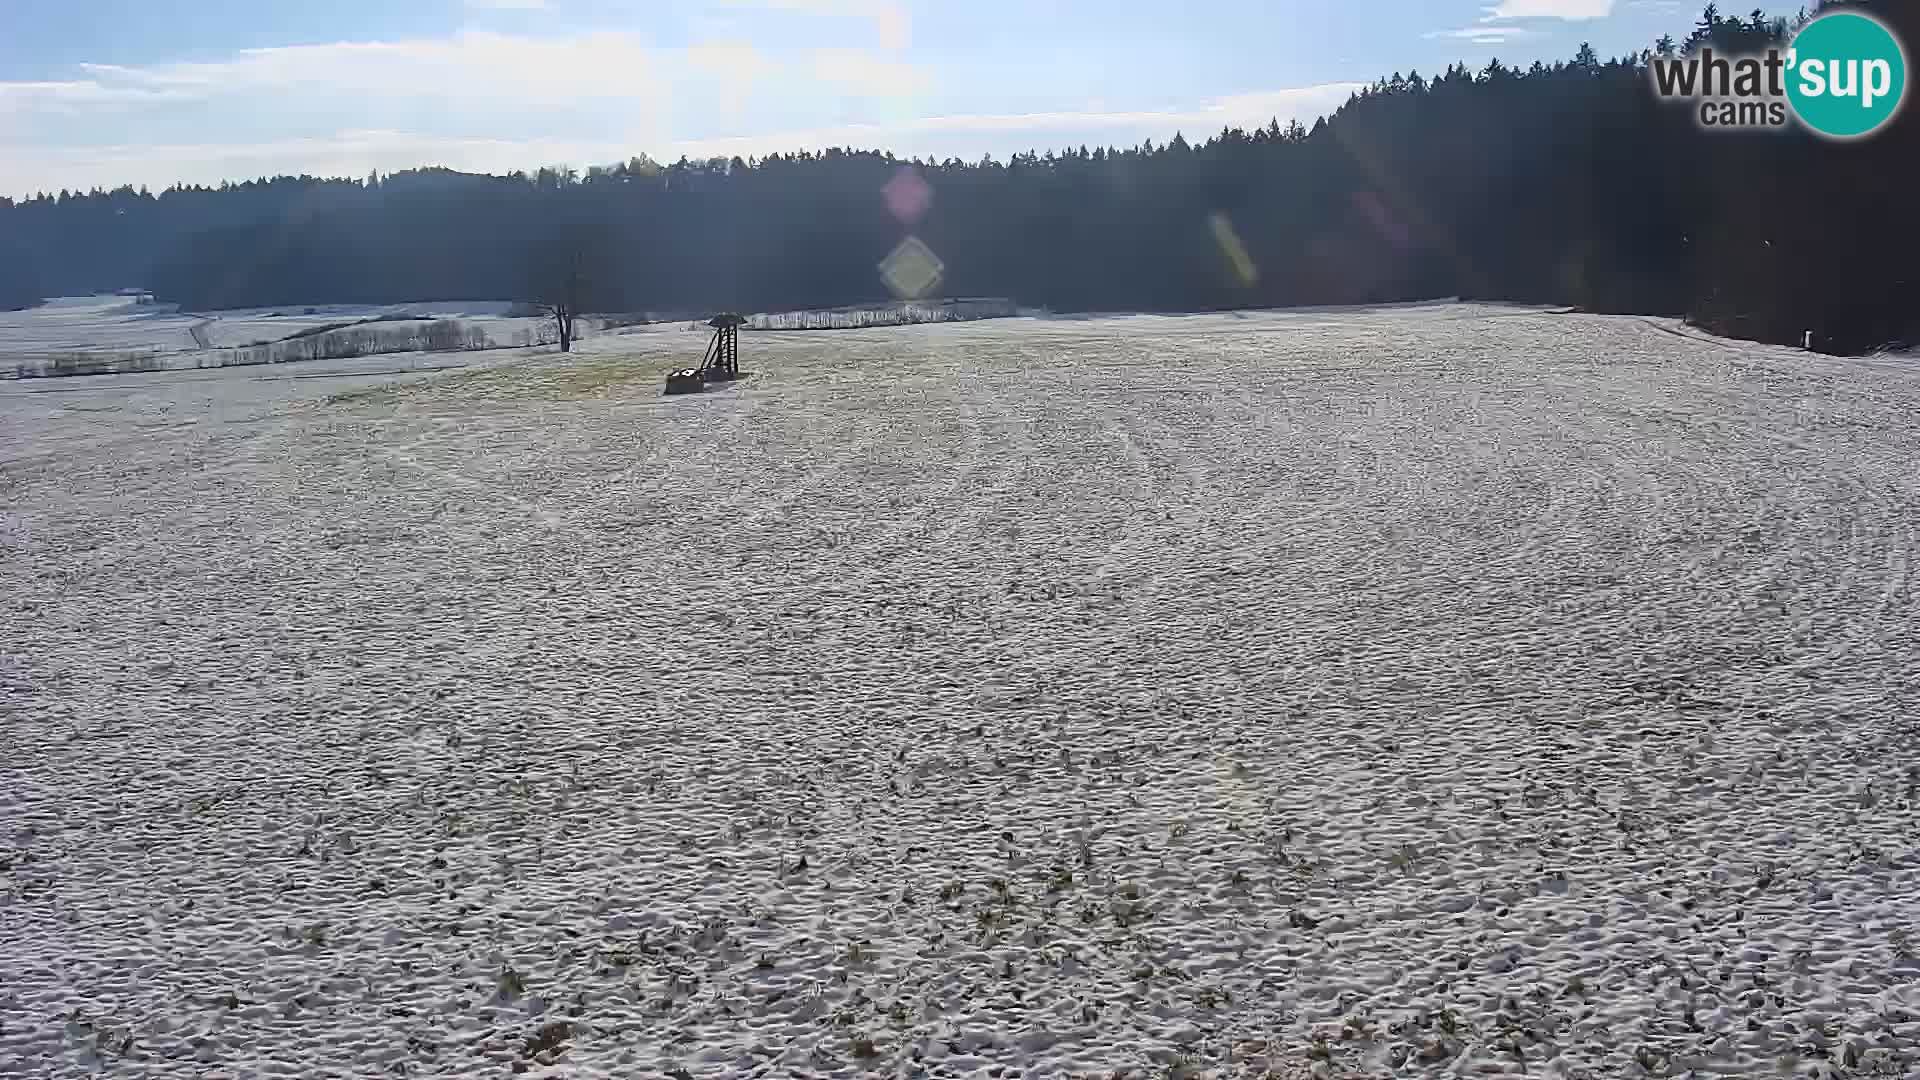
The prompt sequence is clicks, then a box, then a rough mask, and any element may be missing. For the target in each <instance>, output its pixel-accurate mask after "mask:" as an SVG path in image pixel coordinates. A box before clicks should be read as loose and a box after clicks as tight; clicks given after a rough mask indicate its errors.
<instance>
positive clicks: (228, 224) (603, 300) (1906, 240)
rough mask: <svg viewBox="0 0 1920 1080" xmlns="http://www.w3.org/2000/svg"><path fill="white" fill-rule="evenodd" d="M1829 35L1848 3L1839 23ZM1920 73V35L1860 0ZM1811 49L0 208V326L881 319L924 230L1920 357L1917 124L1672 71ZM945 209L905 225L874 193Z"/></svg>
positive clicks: (943, 240) (1730, 37)
mask: <svg viewBox="0 0 1920 1080" xmlns="http://www.w3.org/2000/svg"><path fill="white" fill-rule="evenodd" d="M1835 6H1838V5H1836V4H1828V5H1826V7H1827V8H1829V9H1830V8H1833V7H1835ZM1847 6H1850V7H1853V8H1856V9H1861V10H1869V11H1871V12H1873V13H1875V14H1877V15H1879V16H1880V17H1881V18H1883V19H1885V20H1886V21H1887V22H1888V23H1890V24H1891V25H1893V26H1894V27H1895V28H1896V31H1897V32H1898V33H1900V34H1901V36H1902V38H1903V40H1906V41H1910V42H1916V43H1920V5H1914V4H1912V3H1911V2H1910V0H1856V2H1853V3H1850V4H1848V5H1847ZM1794 28H1795V27H1794V25H1792V24H1790V23H1789V22H1788V21H1787V20H1781V19H1769V18H1767V17H1766V16H1764V15H1763V14H1761V13H1760V12H1754V13H1753V14H1751V15H1750V16H1747V17H1729V16H1723V15H1722V14H1721V13H1720V12H1719V11H1718V9H1717V8H1715V7H1712V6H1709V7H1708V9H1707V10H1706V12H1705V13H1704V14H1703V15H1702V18H1701V20H1700V22H1699V23H1698V24H1697V25H1696V26H1695V27H1694V28H1693V31H1692V33H1691V34H1690V35H1689V36H1688V37H1687V38H1685V39H1684V40H1681V41H1675V40H1673V39H1671V38H1665V39H1662V41H1660V42H1659V43H1657V44H1656V45H1655V46H1654V47H1652V48H1650V49H1648V50H1647V51H1645V52H1642V53H1640V54H1638V55H1634V56H1629V57H1623V58H1619V59H1614V60H1610V61H1603V60H1601V59H1600V58H1599V57H1598V56H1596V55H1595V54H1594V51H1593V50H1592V49H1591V48H1590V47H1584V46H1583V47H1582V49H1581V50H1580V53H1579V55H1578V56H1576V57H1575V58H1573V59H1572V60H1571V61H1568V62H1564V63H1558V64H1555V65H1552V66H1546V65H1542V64H1537V63H1536V64H1534V65H1533V66H1532V67H1530V68H1527V69H1518V68H1513V67H1508V66H1505V65H1503V64H1501V63H1500V62H1499V61H1494V62H1492V63H1489V64H1488V65H1486V66H1485V67H1484V68H1482V69H1480V70H1477V71H1476V70H1470V69H1468V68H1467V67H1465V66H1464V65H1455V66H1452V67H1449V68H1448V69H1447V70H1446V71H1445V72H1444V73H1443V74H1441V75H1439V76H1437V77H1432V78H1427V77H1423V76H1421V75H1420V74H1418V73H1413V74H1408V75H1400V74H1395V75H1393V76H1392V77H1391V78H1387V79H1382V80H1380V81H1379V82H1377V83H1375V84H1374V85H1373V86H1371V87H1369V88H1367V89H1366V90H1364V91H1362V92H1360V93H1359V94H1357V95H1355V96H1354V97H1353V98H1352V99H1351V100H1349V101H1348V102H1347V103H1346V104H1345V105H1344V106H1343V107H1341V108H1340V109H1339V110H1338V111H1337V112H1336V113H1335V114H1333V115H1332V116H1330V117H1328V118H1326V119H1324V120H1322V121H1320V122H1318V123H1316V124H1315V125H1314V126H1313V128H1312V129H1311V130H1308V129H1306V128H1304V127H1302V126H1301V125H1299V124H1293V125H1289V126H1286V127H1282V126H1280V125H1279V124H1277V123H1276V124H1269V125H1268V126H1267V127H1265V128H1262V129H1258V130H1254V131H1243V130H1239V129H1228V130H1225V131H1222V132H1220V133H1219V134H1218V135H1215V136H1213V137H1211V138H1209V139H1207V140H1206V141H1205V142H1201V143H1198V144H1195V143H1190V142H1188V141H1187V140H1186V139H1185V138H1184V137H1180V136H1176V137H1175V138H1174V139H1173V140H1172V141H1170V142H1168V143H1166V144H1164V145H1154V144H1152V143H1151V142H1148V143H1144V144H1142V145H1140V146H1137V147H1134V148H1131V149H1124V150H1116V149H1108V148H1097V149H1091V150H1089V149H1088V148H1086V147H1080V148H1077V149H1072V150H1066V151H1057V152H1049V153H1046V154H1035V153H1023V154H1018V155H1015V156H1014V157H1013V158H1012V159H1011V160H1009V161H1005V162H1001V161H996V160H993V159H991V158H989V159H984V160H982V161H979V162H963V161H958V160H947V161H938V162H936V161H918V162H903V161H901V160H897V159H895V158H894V157H893V156H892V155H889V154H883V153H875V152H861V151H851V150H828V151H826V152H824V153H793V154H778V155H773V156H770V157H767V158H764V159H759V160H741V159H739V158H734V159H731V160H726V159H715V160H711V161H687V160H682V161H680V162H678V163H676V164H673V165H669V166H664V167H662V166H657V165H655V164H653V163H652V162H650V161H647V160H646V159H640V158H637V159H634V160H633V161H630V162H626V163H623V164H620V165H616V166H612V167H596V168H593V169H589V170H587V171H586V172H585V173H584V174H582V173H576V172H574V171H572V170H570V169H541V170H539V171H537V172H535V173H532V174H525V173H515V174H512V175H508V176H484V175H474V174H464V173H455V172H451V171H448V170H443V169H427V170H420V171H415V172H408V173H401V174H396V175H393V176H389V177H385V178H381V177H370V178H368V179H367V180H364V181H362V180H341V179H319V178H314V177H308V176H301V177H279V178H276V179H272V180H262V181H257V182H250V183H238V184H224V185H222V186H220V187H219V188H204V187H175V188H172V189H169V190H167V191H164V192H161V193H159V194H157V195H155V194H150V193H148V192H145V191H135V190H133V189H131V188H120V189H118V190H115V191H94V192H89V193H85V194H77V193H70V192H62V193H60V194H59V195H57V196H40V197H36V198H32V199H28V200H25V201H23V202H20V203H18V204H14V203H11V202H7V201H5V200H0V303H4V302H5V301H6V300H7V299H8V298H9V296H11V298H13V299H15V300H16V301H18V300H20V298H22V297H25V296H28V295H59V294H69V293H77V292H87V291H93V290H98V289H103V288H114V287H120V286H125V285H131V284H139V285H144V286H146V287H149V288H151V289H153V290H154V292H155V293H156V295H157V296H158V298H159V299H161V300H166V301H173V302H177V303H179V304H181V305H183V306H184V307H186V308H188V309H193V310H206V309H213V308H222V307H253V306H278V305H296V304H320V303H398V302H406V301H419V300H446V299H460V298H514V299H542V297H541V296H540V293H541V290H542V288H543V274H545V275H548V276H549V277H550V273H549V272H548V271H546V270H543V268H548V267H553V266H556V265H559V264H561V263H563V262H564V263H566V264H567V265H571V266H585V267H587V268H588V270H587V273H586V274H585V275H584V281H585V286H584V287H585V289H586V292H587V295H586V296H584V297H576V298H575V300H576V301H577V302H578V304H579V305H580V310H589V311H640V310H656V311H659V310H716V309H738V310H745V311H764V310H789V309H799V308H810V307H834V306H841V305H850V304H861V303H868V302H874V301H882V300H886V299H889V292H888V286H887V285H886V284H885V283H884V282H883V280H882V278H881V275H880V274H879V272H878V271H877V269H876V264H877V263H879V261H880V260H881V259H883V258H884V257H885V256H886V255H887V254H888V253H889V252H890V251H892V250H893V249H894V248H895V246H896V245H897V244H899V243H900V242H901V240H902V239H903V238H904V237H905V236H906V235H907V234H908V233H909V232H912V233H914V234H916V235H917V236H919V238H920V239H921V240H923V241H924V242H925V243H926V245H927V246H928V247H929V248H930V249H931V250H932V251H933V252H934V253H936V254H937V255H938V257H939V258H940V260H941V261H942V263H943V264H944V276H943V277H942V278H941V280H940V283H939V285H938V286H937V288H938V291H939V292H942V293H944V294H947V295H980V296H1006V297H1012V298H1014V299H1016V300H1018V301H1019V302H1020V303H1022V304H1030V305H1041V306H1047V307H1051V308H1054V309H1056V310H1102V309H1105V310H1116V309H1146V310H1194V309H1210V308H1222V307H1240V306H1266V305H1293V304H1346V303H1371V302H1383V301H1396V300H1411V299H1425V298H1433V297H1442V296H1452V295H1459V296H1463V297H1467V298H1479V299H1503V300H1514V301H1527V302H1540V303H1553V304H1567V305H1575V306H1579V307H1582V308H1586V309H1589V310H1596V311H1607V312H1637V313H1657V314H1685V315H1688V316H1689V317H1691V318H1692V319H1694V320H1695V321H1696V322H1697V323H1698V324H1700V325H1703V326H1705V327H1708V328H1709V329H1712V330H1715V331H1718V332H1722V333H1728V334H1732V335H1735V336H1741V337H1748V338H1754V339H1760V340H1769V341H1779V342H1792V343H1796V344H1797V343H1799V342H1800V341H1801V340H1802V334H1803V333H1805V332H1806V331H1809V330H1810V331H1812V332H1813V333H1814V335H1815V340H1816V344H1817V345H1818V346H1819V347H1822V348H1826V349H1829V350H1832V351H1840V352H1845V351H1859V350H1865V349H1869V348H1873V347H1876V346H1879V345H1882V344H1886V343H1888V342H1893V341H1911V340H1915V339H1916V338H1920V333H1916V332H1917V331H1920V303H1916V302H1915V301H1916V299H1920V295H1917V293H1920V290H1916V288H1915V284H1916V278H1915V276H1914V275H1915V271H1914V270H1913V269H1911V267H1912V265H1913V259H1912V256H1911V255H1910V252H1912V251H1914V250H1916V249H1920V200H1916V199H1914V198H1913V197H1912V195H1911V191H1912V188H1913V183H1914V181H1913V177H1915V176H1916V175H1920V171H1917V170H1916V168H1915V166H1916V165H1920V152H1917V151H1920V139H1916V133H1917V132H1920V111H1916V110H1915V109H1912V108H1909V109H1906V110H1904V111H1903V113H1902V115H1901V117H1900V118H1899V119H1898V120H1897V121H1895V123H1894V124H1893V126H1891V127H1890V128H1888V129H1885V130H1883V131H1882V132H1881V133H1880V134H1878V135H1876V136H1875V137H1873V138H1870V139H1866V140H1860V141H1856V142H1848V143H1841V142H1832V141H1827V140H1822V139H1819V138H1817V137H1814V136H1811V135H1809V134H1806V133H1804V132H1800V131H1798V130H1793V131H1785V132H1760V133H1725V132H1721V133H1715V132H1708V131H1703V130H1701V129H1700V128H1699V127H1698V125H1697V124H1696V122H1695V118H1694V115H1693V113H1692V112H1691V111H1690V109H1689V107H1688V106H1685V105H1679V104H1674V103H1663V102H1660V101H1658V100H1657V99H1656V98H1655V96H1654V94H1653V93H1652V91H1651V84H1652V80H1651V78H1650V75H1649V71H1648V66H1649V64H1650V63H1651V62H1652V60H1653V59H1654V58H1655V57H1656V56H1658V55H1659V54H1661V53H1667V54H1672V53H1675V52H1679V53H1690V52H1695V51H1698V50H1700V49H1702V48H1703V47H1706V46H1708V45H1711V46H1713V47H1714V48H1715V49H1716V51H1718V52H1721V53H1733V52H1746V51H1753V50H1755V49H1758V48H1761V47H1764V46H1766V45H1768V44H1771V43H1776V42H1781V41H1783V40H1784V39H1785V38H1786V36H1787V35H1789V34H1790V33H1791V32H1792V31H1793V29H1794ZM903 168H912V169H915V170H917V171H918V173H919V174H920V175H921V176H922V177H923V178H924V179H925V180H926V181H927V183H928V185H929V186H930V188H931V192H932V200H931V204H930V206H929V208H928V209H927V211H926V213H925V216H924V217H923V218H922V219H920V220H919V221H918V222H916V223H912V224H911V225H908V224H903V223H902V222H901V221H899V220H896V218H895V217H894V216H893V214H892V213H891V212H890V211H889V210H888V207H887V203H886V201H885V200H884V199H883V198H882V195H881V190H882V188H883V186H884V185H885V184H886V183H887V182H888V181H889V180H891V179H893V178H894V177H895V176H896V175H897V174H898V173H899V172H900V170H901V169H903Z"/></svg>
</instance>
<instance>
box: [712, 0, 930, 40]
mask: <svg viewBox="0 0 1920 1080" xmlns="http://www.w3.org/2000/svg"><path fill="white" fill-rule="evenodd" d="M729 2H730V3H731V4H733V5H734V6H737V7H760V8H768V9H772V10H775V11H791V12H798V13H801V14H805V15H819V16H825V17H831V18H852V19H863V20H866V21H867V22H869V23H871V24H872V26H873V30H874V34H875V35H876V38H877V40H878V42H879V44H880V45H881V46H882V47H883V48H888V49H904V48H906V47H907V44H908V41H909V39H910V37H911V30H912V19H911V17H910V16H909V15H908V14H907V9H906V6H905V5H904V4H902V3H900V2H899V0H729Z"/></svg>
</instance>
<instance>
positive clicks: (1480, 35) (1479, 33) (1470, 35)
mask: <svg viewBox="0 0 1920 1080" xmlns="http://www.w3.org/2000/svg"><path fill="white" fill-rule="evenodd" d="M1537 34H1538V31H1535V30H1529V29H1527V28H1526V27H1523V26H1468V27H1463V28H1462V29H1459V30H1435V31H1433V32H1432V33H1430V34H1427V35H1426V36H1427V37H1429V38H1444V39H1450V40H1455V41H1467V42H1471V43H1473V44H1475V45H1504V44H1506V43H1507V42H1509V41H1517V40H1519V39H1521V38H1529V37H1534V36H1536V35H1537Z"/></svg>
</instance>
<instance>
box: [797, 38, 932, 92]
mask: <svg viewBox="0 0 1920 1080" xmlns="http://www.w3.org/2000/svg"><path fill="white" fill-rule="evenodd" d="M813 75H814V78H816V79H819V80H820V81H821V82H824V83H830V84H833V85H835V86H838V87H841V88H842V89H845V90H850V91H853V92H854V93H858V94H864V95H867V96H869V97H891V96H905V95H908V94H914V93H918V92H919V91H921V90H923V89H925V88H926V86H927V83H928V75H927V73H926V72H925V71H923V70H921V69H920V68H918V67H915V66H914V65H912V64H909V63H907V62H905V61H903V60H895V59H893V58H892V57H889V56H886V55H883V54H877V53H872V52H868V51H867V50H865V49H815V50H814V51H813Z"/></svg>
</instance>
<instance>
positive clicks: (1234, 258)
mask: <svg viewBox="0 0 1920 1080" xmlns="http://www.w3.org/2000/svg"><path fill="white" fill-rule="evenodd" d="M1207 225H1208V227H1209V228H1211V229H1212V230H1213V242H1214V243H1216V244H1219V245H1220V254H1222V255H1225V256H1226V257H1227V265H1228V266H1230V267H1232V269H1233V276H1234V279H1235V280H1237V281H1239V282H1240V284H1241V285H1242V286H1249V285H1252V284H1253V283H1254V282H1256V281H1258V280H1260V268H1259V267H1257V266H1255V265H1253V256H1251V255H1249V254H1247V246H1246V245H1245V244H1242V243H1241V242H1240V234H1239V233H1237V232H1235V231H1234V228H1233V221H1232V220H1231V219H1229V218H1228V217H1227V215H1226V213H1225V212H1223V211H1219V210H1216V211H1214V213H1213V216H1211V217H1209V218H1208V219H1207Z"/></svg>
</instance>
